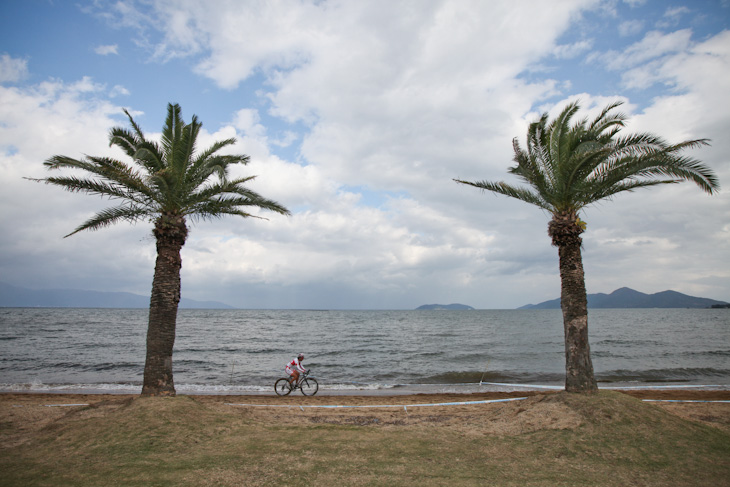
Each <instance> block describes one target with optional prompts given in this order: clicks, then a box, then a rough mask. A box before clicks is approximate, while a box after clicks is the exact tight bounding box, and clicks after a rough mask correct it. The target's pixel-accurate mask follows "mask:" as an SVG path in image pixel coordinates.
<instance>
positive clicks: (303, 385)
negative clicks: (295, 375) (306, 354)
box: [274, 371, 319, 396]
mask: <svg viewBox="0 0 730 487" xmlns="http://www.w3.org/2000/svg"><path fill="white" fill-rule="evenodd" d="M289 379H290V378H289V377H282V378H281V379H279V380H277V381H276V382H275V383H274V390H275V391H276V394H277V395H279V396H287V395H289V394H290V393H291V392H292V391H293V390H295V389H299V390H300V391H302V394H304V395H305V396H313V395H315V394H317V391H318V390H319V384H318V383H317V379H315V378H314V377H309V371H306V372H304V373H302V374H299V379H298V380H297V382H296V384H293V385H292V383H291V382H289Z"/></svg>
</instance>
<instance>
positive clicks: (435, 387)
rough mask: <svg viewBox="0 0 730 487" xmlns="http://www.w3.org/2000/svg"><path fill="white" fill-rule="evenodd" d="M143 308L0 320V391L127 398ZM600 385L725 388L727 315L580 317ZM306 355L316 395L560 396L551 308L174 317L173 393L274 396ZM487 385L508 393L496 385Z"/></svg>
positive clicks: (26, 311) (138, 363)
mask: <svg viewBox="0 0 730 487" xmlns="http://www.w3.org/2000/svg"><path fill="white" fill-rule="evenodd" d="M147 313H148V312H147V310H141V309H139V310H137V309H123V310H122V309H39V308H2V309H0V391H36V392H69V391H74V392H139V390H141V384H142V374H143V368H144V359H145V336H146V329H147ZM589 337H590V344H591V356H592V358H593V365H594V368H595V372H596V377H597V379H598V381H599V386H601V387H609V386H611V387H612V386H618V387H624V386H637V387H638V386H641V387H644V386H656V385H679V386H696V385H707V386H719V387H722V388H730V312H729V311H728V310H724V309H718V310H714V309H699V310H698V309H629V310H626V309H599V310H590V312H589ZM299 352H302V353H304V354H305V355H306V360H305V366H306V367H307V368H311V369H312V375H313V376H315V377H317V379H318V380H319V382H320V388H321V389H322V390H323V391H328V390H329V391H339V392H340V393H347V392H348V391H355V392H361V391H392V392H394V393H395V392H397V393H401V392H436V391H438V392H474V391H483V390H505V389H507V390H518V389H520V388H522V387H525V386H527V387H525V388H530V387H532V386H553V387H562V385H563V383H564V376H565V356H564V342H563V329H562V316H561V313H560V311H559V310H476V311H471V310H469V311H307V310H187V309H186V310H180V311H179V313H178V325H177V338H176V342H175V349H174V355H173V364H174V365H173V369H174V379H175V385H176V388H177V390H178V392H179V393H193V394H194V393H229V394H239V393H241V394H245V393H262V392H263V393H273V387H272V386H273V383H274V381H275V380H276V379H277V378H278V377H281V376H283V366H284V364H285V363H286V362H287V361H289V360H291V359H292V358H293V357H294V356H295V355H296V354H297V353H299ZM495 384H509V385H508V386H504V385H495Z"/></svg>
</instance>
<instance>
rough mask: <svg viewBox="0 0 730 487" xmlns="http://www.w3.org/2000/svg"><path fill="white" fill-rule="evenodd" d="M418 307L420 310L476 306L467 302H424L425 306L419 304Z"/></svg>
mask: <svg viewBox="0 0 730 487" xmlns="http://www.w3.org/2000/svg"><path fill="white" fill-rule="evenodd" d="M416 309H417V310H419V309H429V310H430V309H437V310H443V309H450V310H453V309H474V308H472V307H471V306H467V305H465V304H458V303H454V304H424V305H423V306H419V307H418V308H416Z"/></svg>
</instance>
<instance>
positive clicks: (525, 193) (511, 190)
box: [454, 179, 552, 211]
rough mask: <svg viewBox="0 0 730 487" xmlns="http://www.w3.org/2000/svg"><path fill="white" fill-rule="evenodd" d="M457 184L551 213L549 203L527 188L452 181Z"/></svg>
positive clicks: (502, 184) (503, 184)
mask: <svg viewBox="0 0 730 487" xmlns="http://www.w3.org/2000/svg"><path fill="white" fill-rule="evenodd" d="M454 181H456V182H457V183H459V184H466V185H469V186H473V187H475V188H478V189H481V190H482V191H490V192H492V193H497V194H501V195H503V196H509V197H510V198H515V199H518V200H520V201H524V202H525V203H530V204H532V205H535V206H539V207H540V208H543V209H545V210H548V211H552V206H551V205H550V203H549V202H547V201H545V199H543V198H542V197H541V195H539V194H538V193H536V192H534V191H530V190H529V189H527V188H518V187H516V186H511V185H509V184H507V183H505V182H502V181H500V182H498V183H492V182H489V181H464V180H461V179H454Z"/></svg>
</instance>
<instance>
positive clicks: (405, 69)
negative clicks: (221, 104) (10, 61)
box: [0, 0, 730, 308]
mask: <svg viewBox="0 0 730 487" xmlns="http://www.w3.org/2000/svg"><path fill="white" fill-rule="evenodd" d="M633 3H636V2H633ZM135 5H138V4H115V5H114V8H115V9H124V15H125V16H124V18H125V19H126V20H125V22H126V23H127V25H130V26H131V25H133V26H134V28H135V29H142V30H144V31H145V33H146V35H145V36H144V38H143V41H144V42H147V43H152V39H154V38H155V36H154V35H152V34H153V33H154V32H153V31H152V30H151V29H152V28H153V26H156V27H154V28H159V35H158V36H157V42H155V43H152V44H151V48H152V51H153V52H154V53H155V55H156V56H158V59H168V58H170V57H183V56H189V58H190V59H191V60H192V62H193V63H194V64H195V69H196V72H197V73H199V74H201V75H203V76H204V77H206V78H208V79H210V80H212V82H214V83H215V84H216V85H217V86H218V87H222V88H223V89H225V90H228V89H233V88H235V87H236V86H239V84H240V83H242V82H243V81H245V80H250V78H251V75H252V74H254V73H257V74H261V75H262V76H263V78H265V80H266V82H265V83H264V84H261V85H259V86H258V88H259V89H260V90H261V91H262V92H264V101H268V102H269V103H268V104H259V105H257V106H246V105H242V104H240V103H237V101H236V92H235V91H232V92H231V93H232V95H231V97H230V102H227V105H226V106H227V107H228V109H229V110H230V112H229V113H230V117H229V119H228V120H224V121H220V120H218V121H214V122H213V123H210V122H209V121H208V120H203V122H205V123H206V125H205V127H206V128H207V127H218V128H217V129H215V130H214V131H211V132H208V131H207V130H205V129H204V130H203V131H202V132H201V140H200V145H199V147H206V146H207V145H209V144H210V143H212V142H213V141H214V140H220V139H223V138H228V137H236V138H237V140H238V142H237V144H236V145H235V146H233V147H231V148H229V150H230V151H232V152H236V153H246V154H248V155H250V156H251V163H250V164H248V165H247V166H245V167H242V168H238V169H236V171H235V175H252V174H254V175H257V178H256V180H254V181H253V182H252V183H251V187H252V188H253V189H255V190H256V191H259V192H260V193H261V194H263V195H264V196H266V197H269V198H272V199H275V200H277V201H279V202H281V203H282V204H284V205H285V206H287V207H288V208H289V209H291V210H292V211H293V213H294V214H293V215H292V216H291V217H283V216H279V215H267V214H265V213H262V214H261V216H265V217H268V218H269V219H268V220H258V219H248V220H243V219H236V218H226V219H223V220H219V221H218V220H216V221H213V222H201V223H199V224H196V225H195V226H194V228H193V229H192V230H191V233H190V238H189V240H188V243H187V245H186V247H185V248H184V250H183V290H184V293H185V295H186V296H187V297H193V298H198V299H216V300H222V301H228V302H230V303H231V304H234V305H240V306H258V307H262V306H267V305H268V306H276V307H279V306H291V307H318V306H319V307H325V306H331V307H381V308H388V307H415V306H417V305H420V304H423V303H425V302H436V301H440V300H449V301H459V302H465V303H467V304H471V305H473V306H477V307H501V308H510V307H516V306H519V305H522V304H526V303H527V302H539V301H542V300H546V299H552V298H555V297H557V294H558V293H559V277H558V275H557V252H556V250H555V249H554V248H552V247H551V246H550V241H549V238H548V237H547V234H546V227H547V221H548V218H547V216H546V215H545V214H543V213H542V212H540V211H538V210H537V209H535V208H533V207H530V206H529V205H525V204H523V203H520V202H518V201H513V200H509V199H507V198H500V197H497V196H493V195H485V194H481V193H479V192H478V191H476V190H474V189H473V188H467V187H464V186H460V185H457V184H456V183H454V182H453V181H452V178H462V179H469V180H480V179H490V180H499V179H507V180H512V179H510V178H511V176H510V175H509V174H508V173H507V168H508V167H509V166H511V165H512V147H511V140H512V138H513V137H515V136H517V137H519V138H520V139H521V140H522V139H523V137H524V133H525V129H526V127H527V124H528V123H529V122H531V121H532V120H534V118H535V117H536V116H537V115H538V113H537V112H536V110H538V109H539V110H543V109H544V110H550V111H551V113H554V112H555V111H556V110H559V109H560V108H562V105H563V103H564V102H566V101H568V100H572V99H574V98H576V97H580V98H581V99H582V100H583V104H584V106H585V108H586V113H588V114H593V113H594V112H595V110H597V109H598V108H600V107H602V106H603V105H605V103H606V102H608V101H613V100H615V99H616V98H618V97H616V96H611V95H612V94H611V93H606V94H605V95H604V96H599V95H598V94H597V93H591V92H587V93H584V94H581V95H578V94H574V93H570V92H569V91H568V92H566V94H565V95H561V96H562V98H564V99H563V100H560V101H558V102H555V97H556V95H558V94H559V90H568V89H569V87H570V85H571V83H570V81H571V80H565V82H563V80H561V81H556V80H552V79H550V78H549V77H546V75H544V73H542V74H541V76H537V75H536V74H537V72H538V71H537V70H535V69H533V68H534V67H535V66H537V65H540V63H541V62H551V61H552V60H554V59H555V56H556V55H558V56H560V57H561V59H564V60H570V59H575V58H572V57H571V56H573V55H575V54H577V53H582V52H584V50H585V49H587V48H588V47H589V46H588V44H586V43H587V42H588V41H581V42H577V43H574V44H571V45H560V44H559V43H558V40H559V39H561V38H563V36H564V34H565V33H566V31H567V30H568V29H570V28H571V26H574V25H575V24H574V22H575V19H576V15H577V14H578V13H579V12H580V11H581V9H584V8H592V7H595V6H596V5H597V4H596V2H588V1H586V2H583V1H577V0H576V1H571V2H565V3H563V4H561V8H555V7H554V6H553V5H552V4H550V3H548V2H512V1H504V2H478V1H475V2H460V1H459V2H450V1H423V2H413V3H407V2H397V3H396V4H392V3H391V2H382V3H379V2H298V1H291V2H289V1H282V2H263V3H262V4H260V5H258V7H257V8H255V9H254V8H247V7H246V6H245V5H244V6H243V7H242V6H241V4H240V3H237V2H224V1H221V2H214V4H212V5H211V3H210V2H209V3H206V4H202V3H200V2H193V1H180V2H176V3H175V5H174V9H173V6H172V4H170V3H168V2H162V1H160V2H156V3H154V4H153V8H154V10H153V11H152V12H145V13H147V14H148V19H147V20H145V19H143V18H142V17H140V16H138V15H137V14H139V13H140V12H138V11H137V10H136V9H135ZM607 6H609V7H610V6H611V5H609V4H600V6H599V7H600V8H603V7H607ZM613 6H615V4H613ZM140 8H141V7H140ZM172 10H174V11H175V12H172ZM118 11H122V10H118ZM168 13H169V14H172V13H174V15H167V14H168ZM614 13H616V12H614ZM646 21H647V22H649V20H646ZM156 23H157V24H156ZM618 25H621V24H618ZM485 26H489V28H485ZM637 28H638V27H637V26H636V25H634V26H632V25H629V24H627V25H625V26H624V27H623V29H624V32H625V33H629V32H630V31H633V29H637ZM611 30H612V31H613V32H614V33H615V32H616V31H615V29H613V28H612V29H611ZM136 32H137V31H136ZM525 32H529V33H530V35H525ZM728 35H729V34H728V33H722V34H720V35H717V36H714V37H711V38H709V39H707V40H706V41H704V42H702V43H696V42H693V41H692V38H691V32H689V31H678V32H668V33H658V32H652V33H647V34H646V35H645V37H644V38H643V39H642V40H641V41H639V42H637V43H635V44H632V45H630V46H627V47H626V48H623V49H622V48H620V47H616V50H615V52H611V53H608V54H606V55H605V56H604V57H601V58H600V61H601V62H602V63H604V64H600V63H597V65H596V69H602V67H604V65H605V66H608V67H609V68H610V69H612V70H615V73H618V74H620V75H622V76H624V78H623V79H624V80H625V82H626V83H630V84H631V86H636V87H639V86H647V85H648V84H651V83H656V82H659V83H661V84H665V85H669V86H672V87H674V88H677V90H675V91H667V90H664V91H661V92H660V93H661V94H660V95H659V96H657V97H656V98H655V99H654V100H653V101H651V100H647V101H646V103H643V104H642V106H647V108H646V109H644V110H643V111H641V112H639V111H638V108H637V106H639V104H638V103H635V102H634V100H631V99H630V98H626V97H623V98H622V99H625V100H626V101H627V102H629V103H627V104H626V105H625V106H624V109H625V111H627V112H628V113H629V114H631V115H632V118H631V121H630V129H631V130H648V131H652V132H656V133H659V134H661V135H664V136H666V138H668V139H669V140H673V141H674V140H677V141H678V140H683V139H685V138H691V137H711V138H713V140H714V142H713V146H712V147H711V148H706V149H703V150H702V151H701V152H700V155H701V157H702V158H703V160H705V161H706V162H707V163H708V164H710V165H711V166H712V167H713V168H715V169H716V170H717V172H718V174H719V175H720V177H721V180H722V181H724V180H727V179H728V178H730V168H728V163H727V158H726V154H727V153H730V147H728V142H726V141H725V137H724V134H725V133H726V132H727V128H728V127H730V121H728V119H727V115H726V112H727V110H718V109H717V107H718V106H720V104H721V102H722V100H724V99H726V96H727V95H726V93H727V92H728V91H730V90H729V89H728V88H730V87H728V85H727V83H728V80H730V75H728V73H730V67H729V66H728V46H730V39H728V37H727V36H728ZM623 42H625V40H624V41H623ZM618 45H620V43H618ZM595 59H596V60H599V58H595ZM526 72H530V73H532V74H533V75H534V76H531V77H529V78H528V77H525V76H524V73H526ZM547 76H549V75H547ZM528 79H529V81H528ZM581 89H582V88H581ZM133 91H134V89H133ZM105 93H106V96H109V97H111V96H112V95H113V94H119V95H122V94H124V95H127V96H131V97H132V99H131V100H128V99H125V102H127V101H129V104H130V106H131V107H132V108H136V109H138V110H139V109H140V108H141V107H139V106H138V103H139V102H137V101H136V100H135V99H134V96H133V95H131V94H129V90H126V88H123V87H121V86H118V87H114V88H112V90H107V89H106V87H105V86H103V85H102V84H99V83H96V82H95V81H94V80H93V79H91V78H81V77H80V81H78V82H76V83H68V82H67V83H63V82H61V81H54V80H51V81H47V82H46V83H42V84H39V85H35V86H32V87H26V88H22V89H10V88H2V91H0V121H2V122H3V123H4V124H6V125H5V126H6V127H8V130H7V131H6V130H5V127H4V130H3V132H0V147H1V148H2V152H0V154H2V156H1V158H0V164H1V166H0V168H1V170H2V171H3V188H2V192H3V193H5V192H7V196H0V203H1V204H2V208H0V210H1V211H0V213H1V214H2V215H9V214H13V213H16V214H17V216H18V218H21V219H24V221H33V222H36V223H37V225H34V226H33V227H32V228H35V229H36V230H35V231H33V230H32V228H30V227H29V228H24V227H23V226H19V225H12V224H11V221H10V220H9V219H8V218H10V217H4V218H6V219H4V220H2V224H3V228H8V227H11V226H13V227H15V229H14V230H13V232H11V233H9V234H7V236H4V237H3V239H2V240H0V244H2V245H3V246H2V249H3V255H8V256H9V255H17V254H18V248H19V247H21V246H24V247H27V248H32V249H33V252H32V253H31V257H32V258H27V260H28V261H32V260H33V259H36V260H38V261H40V260H43V259H45V258H46V257H47V258H49V259H51V260H52V261H54V262H55V263H56V264H54V265H48V266H46V268H48V269H51V268H53V269H60V270H54V271H52V274H53V275H52V276H45V277H44V278H45V279H46V281H54V279H55V281H54V282H61V281H60V279H61V278H62V277H61V276H62V272H63V271H66V270H69V269H72V268H76V269H77V271H75V272H74V273H69V275H73V278H72V279H73V282H76V283H77V282H92V281H93V279H94V276H96V275H98V274H99V273H103V274H105V275H107V276H108V277H107V281H106V284H105V285H107V286H109V289H119V288H120V286H122V288H124V289H125V290H135V291H136V292H146V291H147V290H148V289H149V283H150V279H151V272H152V262H153V260H154V244H153V242H152V241H151V237H149V225H146V224H143V223H142V222H140V224H139V225H138V226H137V227H135V228H134V229H132V230H129V229H128V228H126V225H118V226H117V227H116V228H115V229H110V230H105V231H103V232H97V233H94V234H84V235H77V236H74V237H72V238H71V239H66V240H60V238H59V239H55V237H54V236H59V237H60V235H64V234H65V233H68V231H70V229H71V228H72V227H73V226H74V225H75V224H78V223H79V222H80V221H82V220H83V218H84V216H86V215H88V214H90V213H91V212H92V211H94V210H98V209H99V208H100V207H103V205H104V204H105V202H104V201H99V200H98V199H95V198H89V197H81V196H78V195H69V194H66V193H62V192H61V191H60V190H58V189H55V188H52V187H46V186H42V185H38V184H35V185H34V184H31V183H29V182H27V181H23V180H22V179H20V176H32V177H40V176H41V175H43V170H42V166H41V162H42V161H43V160H44V159H45V158H47V157H48V156H49V155H51V154H54V153H62V154H67V155H77V156H80V155H81V153H82V152H83V153H89V154H104V153H106V152H105V151H108V150H109V149H108V147H107V144H106V142H107V138H106V131H107V130H108V128H109V127H110V126H111V125H113V124H122V125H125V124H126V120H124V118H123V117H121V110H120V109H119V108H118V107H116V106H114V105H113V104H112V103H110V102H109V101H106V100H104V99H102V97H103V96H104V94H105ZM632 102H634V103H632ZM262 107H265V108H262ZM535 107H537V109H536V108H535ZM264 109H269V112H268V113H267V114H266V115H267V117H266V119H267V120H268V119H270V117H271V116H273V117H280V118H282V119H285V120H287V121H292V122H298V125H297V127H301V126H305V127H306V130H304V131H301V132H296V133H295V132H294V131H289V132H288V133H286V132H285V131H278V130H277V131H274V130H272V127H271V126H267V124H266V123H265V122H264V121H262V118H263V117H262V116H263V114H264V112H263V111H262V110H264ZM137 119H138V120H139V118H138V117H137ZM143 120H144V119H143ZM144 121H145V122H149V123H152V124H154V126H158V125H160V126H161V124H162V118H160V120H144ZM216 122H218V123H219V125H217V126H216V125H215V123H216ZM38 127H42V130H39V129H38ZM282 133H283V135H281V134H282ZM28 134H33V137H32V138H31V137H28ZM152 135H154V134H152ZM295 141H296V142H301V145H300V146H297V147H295V148H298V149H300V152H299V153H300V154H301V157H302V160H301V161H296V162H295V161H289V160H285V159H282V158H281V157H278V156H276V155H275V153H276V152H275V151H274V150H272V148H277V147H282V146H288V145H289V144H292V143H293V142H295ZM512 181H513V180H512ZM26 183H27V184H26ZM21 197H22V198H23V201H27V202H28V203H27V205H26V206H25V207H23V208H20V209H17V208H16V207H15V206H13V205H15V203H14V201H17V199H18V198H21ZM728 203H729V202H728V200H727V197H725V196H724V193H722V194H721V195H719V196H716V197H712V198H709V197H706V196H704V195H703V194H701V193H700V192H698V191H697V189H696V188H694V187H692V186H691V185H689V184H685V185H678V186H676V187H666V188H660V189H657V190H656V191H643V192H637V193H635V194H631V195H626V196H625V197H621V198H617V200H616V201H612V202H608V203H606V204H605V205H599V206H597V207H594V208H591V209H590V210H589V211H588V212H587V214H586V218H585V219H586V221H588V223H589V231H588V232H587V233H586V238H585V242H584V248H585V256H586V270H587V279H588V283H589V292H610V291H612V290H614V289H615V288H617V287H620V286H631V287H634V288H636V289H638V290H640V291H644V292H654V291H661V290H664V289H663V288H662V286H665V285H667V286H671V284H667V283H679V284H681V286H672V287H675V288H676V289H677V290H680V291H683V292H688V291H693V292H695V294H697V295H706V296H710V297H715V298H717V299H727V298H724V297H723V293H730V284H728V281H730V276H728V271H727V270H726V269H725V268H723V266H721V265H718V264H717V263H718V262H722V261H724V260H723V256H726V255H729V254H730V251H729V249H728V245H729V244H728V242H730V239H728V238H727V237H728V235H727V234H728V231H730V223H728V222H730V216H729V215H728V210H727V208H730V204H728ZM637 208H638V209H639V211H637ZM69 227H71V228H69ZM38 228H43V231H42V232H41V231H39V230H37V229H38ZM698 236H702V238H698ZM59 241H61V244H59V243H58V242H59ZM120 241H121V242H123V243H124V248H123V249H122V250H120V252H121V253H122V254H123V255H121V256H117V257H120V258H121V260H122V261H123V263H120V259H115V258H114V256H110V255H109V252H110V251H108V250H107V249H117V248H118V245H116V243H119V242H120ZM112 242H114V243H115V244H114V245H113V244H112ZM33 245H35V247H33ZM11 248H12V250H13V251H12V252H5V250H6V249H11ZM98 252H100V253H99V254H98V255H99V257H96V255H97V253H98ZM27 255H28V254H26V256H27ZM683 255H684V256H689V257H690V258H689V259H682V256H683ZM92 256H93V257H92ZM99 259H100V260H99ZM7 260H8V259H6V262H5V263H4V264H3V272H4V275H9V274H8V272H7V271H8V270H11V271H12V273H11V274H12V275H13V276H18V277H19V279H20V281H16V282H17V283H18V284H20V285H23V284H29V283H30V280H31V276H30V275H29V273H28V272H25V270H24V268H23V267H22V266H12V265H11V264H12V263H9V262H7ZM87 261H88V262H89V263H88V265H87V264H86V262H87ZM91 262H93V263H94V265H92V264H91ZM99 262H101V263H102V264H101V265H102V268H99V267H98V266H99V265H100V264H99ZM672 262H673V263H672ZM124 263H126V265H127V266H131V267H132V268H133V269H134V270H133V271H132V272H129V271H127V272H124V273H120V272H119V271H118V270H116V269H115V268H114V267H115V266H117V267H124V265H125V264H124ZM94 266H97V267H94ZM24 276H25V277H24ZM23 279H26V281H23ZM38 279H40V278H38V277H36V281H35V282H36V283H38V282H40V281H39V280H38ZM67 280H68V279H67ZM711 283H712V285H714V288H711V287H710V286H711ZM682 286H684V287H682ZM132 288H134V289H132Z"/></svg>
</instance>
